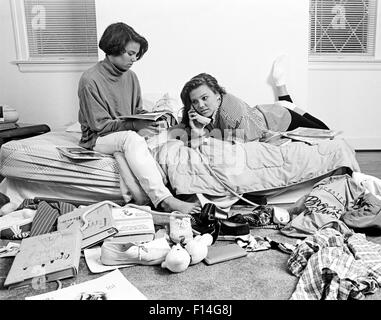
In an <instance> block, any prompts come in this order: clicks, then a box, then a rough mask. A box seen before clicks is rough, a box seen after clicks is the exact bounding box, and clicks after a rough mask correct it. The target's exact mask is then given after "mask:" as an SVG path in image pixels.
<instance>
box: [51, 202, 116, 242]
mask: <svg viewBox="0 0 381 320" xmlns="http://www.w3.org/2000/svg"><path fill="white" fill-rule="evenodd" d="M113 206H117V205H116V204H114V203H112V202H111V201H102V202H99V203H96V204H92V205H90V206H86V207H83V208H78V209H75V210H73V211H72V212H69V213H66V214H64V215H61V216H59V217H58V220H57V230H65V229H67V228H69V227H70V226H71V225H72V224H73V222H74V221H79V222H80V225H81V231H82V245H81V248H82V249H84V248H88V247H91V246H93V245H95V244H97V243H99V242H101V241H103V240H104V239H106V238H108V237H112V236H113V235H115V234H116V233H117V232H118V229H117V228H116V227H115V222H114V219H113V217H112V211H111V209H112V207H113Z"/></svg>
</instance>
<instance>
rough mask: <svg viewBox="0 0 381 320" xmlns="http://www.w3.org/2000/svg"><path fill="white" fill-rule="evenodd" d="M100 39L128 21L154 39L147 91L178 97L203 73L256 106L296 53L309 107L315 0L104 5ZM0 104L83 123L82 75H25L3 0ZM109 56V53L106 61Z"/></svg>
mask: <svg viewBox="0 0 381 320" xmlns="http://www.w3.org/2000/svg"><path fill="white" fill-rule="evenodd" d="M97 19H98V34H101V33H102V32H103V31H104V29H105V28H106V26H107V25H108V24H110V23H112V22H116V21H124V22H126V23H127V24H130V25H131V26H133V27H134V28H135V29H136V30H137V31H138V32H139V33H141V34H142V35H144V36H146V38H147V39H148V41H149V44H150V49H149V51H148V52H147V54H146V55H145V56H144V57H143V59H142V60H141V61H139V63H137V64H136V65H135V66H134V70H135V72H136V73H137V74H138V77H139V79H140V82H141V86H142V90H143V93H153V92H170V93H171V94H174V95H176V98H178V97H179V93H180V90H181V88H182V86H183V84H184V83H185V82H186V81H187V80H189V79H190V77H192V76H194V75H196V74H197V73H200V72H208V73H211V74H213V75H214V76H216V77H217V79H218V80H219V82H220V83H221V85H223V86H225V87H226V89H227V90H228V91H230V92H232V93H234V94H236V95H238V96H240V97H242V98H243V99H245V100H246V101H247V102H248V103H251V104H257V103H267V102H271V101H273V99H274V96H273V92H272V87H271V86H270V84H269V83H267V81H268V75H269V73H270V70H271V65H272V61H273V60H274V58H275V57H276V56H278V55H279V54H281V53H285V54H287V55H288V56H289V68H290V70H292V73H290V75H289V91H290V93H291V94H292V95H293V96H294V98H295V101H296V102H297V103H298V104H300V105H304V104H306V102H307V93H308V86H307V82H308V81H307V80H308V73H307V49H306V48H307V41H308V39H307V26H308V1H300V0H234V1H232V0H160V1H158V0H133V1H132V0H107V1H106V0H97ZM0 34H1V38H2V43H1V50H0V103H3V104H4V103H5V104H9V105H10V106H12V107H14V108H16V109H17V111H18V112H19V114H20V120H19V121H20V122H29V123H47V124H48V125H50V126H51V127H52V128H53V129H54V128H61V127H62V126H64V125H67V124H68V123H70V122H73V121H75V120H76V119H77V112H78V98H77V84H78V80H79V78H80V76H81V72H40V73H22V72H20V71H19V69H18V68H17V66H16V65H14V64H12V63H11V62H12V61H14V60H15V59H16V50H15V42H14V33H13V27H12V19H11V11H10V4H9V1H8V0H0ZM100 58H103V55H102V56H100Z"/></svg>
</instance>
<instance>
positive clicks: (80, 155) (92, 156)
mask: <svg viewBox="0 0 381 320" xmlns="http://www.w3.org/2000/svg"><path fill="white" fill-rule="evenodd" d="M56 148H57V149H58V151H59V152H61V154H63V155H64V156H66V157H68V158H70V159H73V160H96V159H102V158H103V157H105V155H103V154H102V153H99V152H96V151H92V150H88V149H85V148H81V147H56Z"/></svg>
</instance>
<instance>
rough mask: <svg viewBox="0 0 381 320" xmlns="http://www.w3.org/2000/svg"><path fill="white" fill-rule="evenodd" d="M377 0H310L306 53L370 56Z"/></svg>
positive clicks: (372, 51)
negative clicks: (307, 49) (307, 48)
mask: <svg viewBox="0 0 381 320" xmlns="http://www.w3.org/2000/svg"><path fill="white" fill-rule="evenodd" d="M376 15H377V0H340V1H334V0H310V30H309V31H310V32H309V54H310V56H374V52H375V36H376Z"/></svg>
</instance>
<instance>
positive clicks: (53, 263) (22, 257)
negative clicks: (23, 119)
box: [4, 223, 82, 288]
mask: <svg viewBox="0 0 381 320" xmlns="http://www.w3.org/2000/svg"><path fill="white" fill-rule="evenodd" d="M81 240H82V236H81V232H80V229H79V224H78V223H75V224H73V226H72V227H71V228H69V229H67V230H61V231H55V232H51V233H46V234H42V235H38V236H34V237H30V238H25V239H23V240H22V241H21V245H20V248H19V253H18V254H17V255H16V257H15V259H14V261H13V263H12V266H11V269H10V270H9V273H8V275H7V278H6V279H5V282H4V286H6V287H9V288H13V287H20V286H25V285H32V287H33V288H34V286H39V284H41V283H44V282H50V281H55V280H59V279H66V278H70V277H74V276H76V275H77V273H78V266H79V259H80V256H81Z"/></svg>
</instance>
